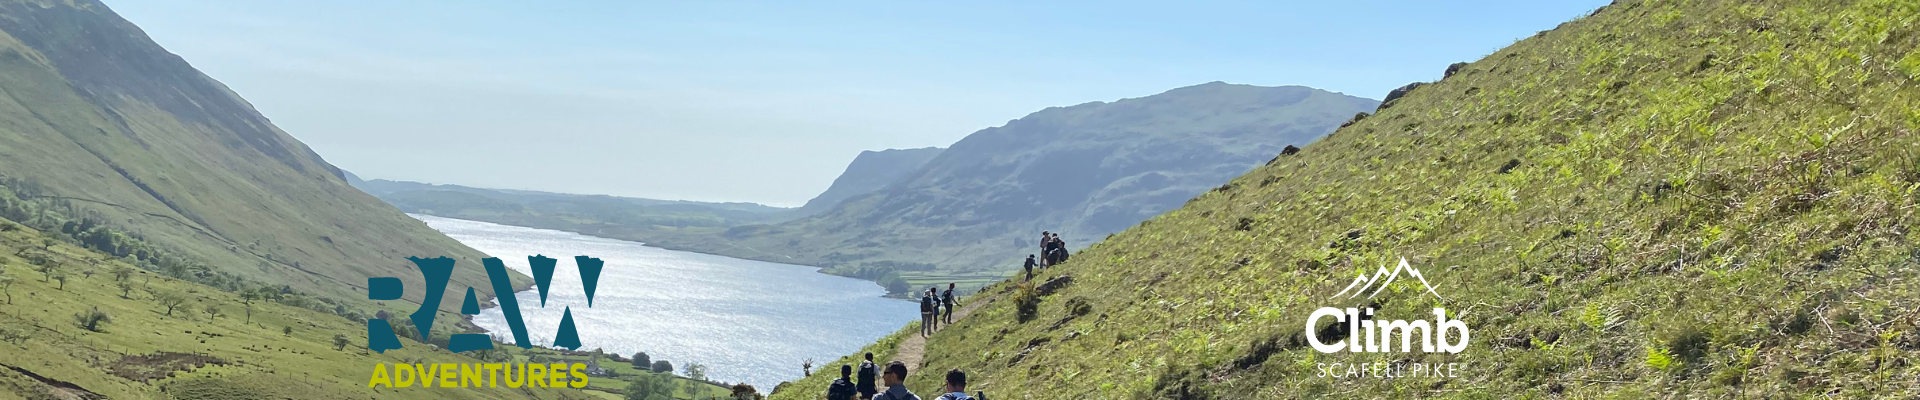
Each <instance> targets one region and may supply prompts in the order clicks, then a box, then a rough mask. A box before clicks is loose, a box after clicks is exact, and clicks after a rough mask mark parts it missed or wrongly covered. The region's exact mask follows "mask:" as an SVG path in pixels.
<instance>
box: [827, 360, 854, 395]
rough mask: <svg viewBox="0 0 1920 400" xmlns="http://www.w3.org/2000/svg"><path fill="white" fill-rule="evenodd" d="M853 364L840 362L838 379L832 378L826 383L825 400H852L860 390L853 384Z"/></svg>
mask: <svg viewBox="0 0 1920 400" xmlns="http://www.w3.org/2000/svg"><path fill="white" fill-rule="evenodd" d="M852 375H853V366H851V365H846V364H840V379H834V380H833V383H831V384H828V385H827V400H853V397H854V396H859V395H860V390H859V389H858V388H856V387H855V386H854V384H853V379H852Z"/></svg>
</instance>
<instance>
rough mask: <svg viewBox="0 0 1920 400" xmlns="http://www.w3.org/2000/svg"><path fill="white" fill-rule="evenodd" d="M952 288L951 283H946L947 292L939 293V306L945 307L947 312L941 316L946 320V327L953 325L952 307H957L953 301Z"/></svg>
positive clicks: (956, 303)
mask: <svg viewBox="0 0 1920 400" xmlns="http://www.w3.org/2000/svg"><path fill="white" fill-rule="evenodd" d="M953 286H954V285H953V283H952V282H948V283H947V291H946V292H942V293H940V305H943V306H946V307H947V312H946V313H945V314H942V316H944V317H946V319H947V325H953V306H956V305H959V303H958V302H955V301H953Z"/></svg>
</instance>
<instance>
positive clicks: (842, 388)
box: [827, 353, 987, 400]
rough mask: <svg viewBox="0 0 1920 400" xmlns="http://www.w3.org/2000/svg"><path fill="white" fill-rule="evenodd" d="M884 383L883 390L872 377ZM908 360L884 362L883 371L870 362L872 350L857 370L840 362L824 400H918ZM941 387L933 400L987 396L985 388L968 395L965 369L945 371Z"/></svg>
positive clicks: (969, 399) (973, 399)
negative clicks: (909, 379)
mask: <svg viewBox="0 0 1920 400" xmlns="http://www.w3.org/2000/svg"><path fill="white" fill-rule="evenodd" d="M876 375H877V376H878V377H879V378H880V383H883V384H886V385H887V388H886V391H881V390H880V388H879V387H878V386H876V385H874V377H875V376H876ZM906 381H907V364H906V363H902V362H899V361H894V362H890V363H887V368H886V370H885V371H881V370H880V367H879V366H878V365H874V364H873V353H867V360H866V361H862V362H860V374H859V375H858V376H857V377H856V376H855V375H854V374H853V366H851V365H841V366H840V379H835V380H833V383H832V384H829V385H827V400H854V399H861V400H920V396H916V395H914V394H913V391H910V390H907V386H906V384H905V382H906ZM941 390H942V391H943V393H944V394H941V395H940V397H937V398H935V400H986V399H987V394H986V393H984V392H974V395H973V396H968V395H967V373H965V372H961V371H960V369H959V368H955V369H953V370H951V371H947V384H946V386H945V387H942V388H941Z"/></svg>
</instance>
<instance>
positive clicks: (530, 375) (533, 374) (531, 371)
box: [527, 364, 547, 387]
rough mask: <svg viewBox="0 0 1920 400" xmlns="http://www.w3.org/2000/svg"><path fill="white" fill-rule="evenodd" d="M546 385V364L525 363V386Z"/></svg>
mask: <svg viewBox="0 0 1920 400" xmlns="http://www.w3.org/2000/svg"><path fill="white" fill-rule="evenodd" d="M535 386H538V387H547V365H546V364H527V387H535Z"/></svg>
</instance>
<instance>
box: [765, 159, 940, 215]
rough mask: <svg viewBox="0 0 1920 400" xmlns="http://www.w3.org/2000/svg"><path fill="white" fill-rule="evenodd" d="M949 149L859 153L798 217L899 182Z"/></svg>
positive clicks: (797, 212) (816, 212)
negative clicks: (844, 170)
mask: <svg viewBox="0 0 1920 400" xmlns="http://www.w3.org/2000/svg"><path fill="white" fill-rule="evenodd" d="M945 150H946V149H942V148H939V147H927V148H920V149H887V150H880V151H871V150H869V151H862V152H860V155H859V156H855V157H854V158H853V163H852V164H847V170H846V172H842V173H840V177H839V178H835V179H834V180H833V186H828V187H827V191H826V192H822V193H820V195H819V196H816V197H814V198H813V200H807V204H806V205H804V206H800V209H799V210H797V211H796V217H799V216H808V215H814V214H819V213H821V212H824V211H827V210H830V209H833V206H837V205H840V202H841V201H843V200H846V199H848V198H851V197H854V196H858V195H863V194H867V193H873V192H874V191H876V190H880V189H881V188H883V187H886V186H887V184H890V183H894V182H896V181H899V180H900V178H902V177H905V176H907V174H911V173H913V172H914V171H917V170H919V169H920V167H921V166H924V165H927V161H932V160H933V158H934V157H935V156H938V155H940V152H942V151H945Z"/></svg>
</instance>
